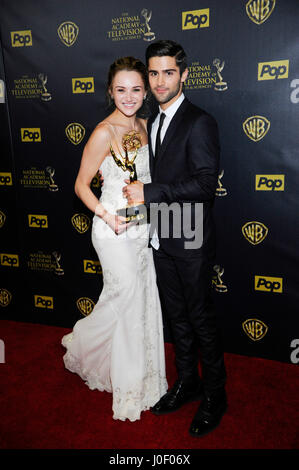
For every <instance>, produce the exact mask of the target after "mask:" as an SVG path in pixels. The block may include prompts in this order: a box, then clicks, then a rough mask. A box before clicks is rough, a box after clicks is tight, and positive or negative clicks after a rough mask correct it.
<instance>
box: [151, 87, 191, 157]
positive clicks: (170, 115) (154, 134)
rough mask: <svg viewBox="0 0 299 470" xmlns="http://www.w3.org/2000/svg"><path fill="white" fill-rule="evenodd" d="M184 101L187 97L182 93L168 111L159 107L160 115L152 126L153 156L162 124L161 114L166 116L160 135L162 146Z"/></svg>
mask: <svg viewBox="0 0 299 470" xmlns="http://www.w3.org/2000/svg"><path fill="white" fill-rule="evenodd" d="M184 99H185V95H184V93H182V94H181V95H180V96H179V97H178V99H177V100H176V101H175V102H174V103H172V105H171V106H169V107H168V108H167V109H165V110H163V109H161V107H160V106H159V113H158V115H157V117H156V119H155V120H154V122H153V124H152V130H151V142H152V149H153V154H155V147H156V137H157V132H158V127H159V122H160V114H161V113H164V114H165V116H166V117H165V119H164V122H163V126H162V129H161V133H160V140H161V144H162V142H163V139H164V136H165V134H166V131H167V129H168V126H169V124H170V122H171V120H172V118H173V116H174V115H175V113H176V112H177V110H178V109H179V107H180V105H181V104H182V102H183V101H184Z"/></svg>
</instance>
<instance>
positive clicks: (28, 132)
mask: <svg viewBox="0 0 299 470" xmlns="http://www.w3.org/2000/svg"><path fill="white" fill-rule="evenodd" d="M21 139H22V142H41V141H42V136H41V131H40V128H38V127H22V128H21Z"/></svg>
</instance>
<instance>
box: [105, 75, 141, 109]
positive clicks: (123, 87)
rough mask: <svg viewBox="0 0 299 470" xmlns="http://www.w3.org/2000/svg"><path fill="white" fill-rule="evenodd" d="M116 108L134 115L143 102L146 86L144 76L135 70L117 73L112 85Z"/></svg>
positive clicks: (111, 89)
mask: <svg viewBox="0 0 299 470" xmlns="http://www.w3.org/2000/svg"><path fill="white" fill-rule="evenodd" d="M110 96H111V97H112V98H113V99H114V103H115V106H116V108H117V109H118V110H119V111H120V112H121V113H123V114H124V115H125V116H127V117H130V116H134V114H136V112H137V111H138V109H139V108H141V106H142V104H143V98H144V96H145V87H144V82H143V79H142V76H141V75H140V73H138V72H136V71H135V70H132V71H128V70H121V71H119V72H117V73H116V75H115V77H114V79H113V81H112V85H111V87H110Z"/></svg>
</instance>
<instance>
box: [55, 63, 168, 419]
mask: <svg viewBox="0 0 299 470" xmlns="http://www.w3.org/2000/svg"><path fill="white" fill-rule="evenodd" d="M107 91H108V93H109V95H110V97H111V98H112V99H113V100H114V104H115V110H114V111H113V112H112V114H110V115H109V116H108V117H107V118H106V119H104V120H103V121H102V122H101V123H100V124H98V125H97V126H96V128H95V129H94V131H93V133H92V134H91V136H90V138H89V140H88V142H87V144H86V146H85V148H84V152H83V156H82V161H81V166H80V170H79V173H78V176H77V180H76V184H75V191H76V194H77V196H78V197H79V198H80V199H81V200H82V201H83V202H84V204H85V205H86V206H87V207H88V208H89V209H90V210H92V211H93V212H94V213H95V216H94V218H93V226H92V243H93V246H94V248H95V250H96V252H97V254H98V257H99V260H100V262H101V266H102V271H103V281H104V286H103V290H102V292H101V295H100V298H99V300H98V302H97V304H96V305H95V307H94V309H93V311H92V313H91V314H90V315H89V316H87V317H85V318H82V319H81V320H79V321H78V322H77V323H76V324H75V326H74V329H73V331H72V332H71V333H69V334H68V335H66V336H64V337H63V339H62V344H63V346H64V347H65V348H66V350H67V352H66V354H65V355H64V357H63V359H64V364H65V367H66V368H67V369H68V370H70V371H72V372H76V373H77V374H79V376H80V377H81V378H82V379H83V380H84V381H85V382H86V384H87V385H88V386H89V387H90V388H91V389H97V390H100V391H104V390H106V391H108V392H112V393H113V418H114V419H120V420H125V419H129V420H130V421H135V420H136V419H140V414H141V412H142V411H144V410H147V409H149V408H150V407H151V406H153V405H154V404H155V403H157V401H158V400H159V399H160V398H161V397H162V396H163V395H164V394H165V392H166V391H167V382H166V376H165V358H164V340H163V327H162V315H161V307H160V301H159V296H158V290H157V286H156V275H155V269H154V264H153V258H152V251H151V249H150V248H148V230H149V228H148V227H149V226H148V225H147V224H142V225H136V224H132V223H126V219H125V218H124V217H121V216H119V215H117V212H116V211H117V209H120V208H123V207H125V206H126V205H127V200H126V199H125V198H124V197H123V193H122V188H123V187H124V186H125V181H124V180H125V179H128V177H129V171H123V169H122V168H121V166H118V165H117V164H116V162H115V160H114V158H113V157H112V155H113V154H114V155H117V157H118V158H120V159H121V161H122V162H123V161H124V158H125V154H124V151H123V147H122V136H124V135H128V134H129V135H133V137H135V138H137V141H138V142H139V149H138V150H137V156H136V158H135V165H136V171H137V175H138V179H139V180H140V181H142V182H144V183H148V182H150V173H149V155H148V145H147V133H146V122H145V121H144V120H143V119H140V118H138V117H137V116H136V113H137V111H138V110H139V109H140V108H141V106H142V104H143V100H144V97H145V95H146V92H147V76H146V69H145V66H144V64H143V63H142V62H141V61H139V60H138V59H134V58H132V57H124V58H121V59H118V60H117V61H115V62H114V63H113V64H112V65H111V67H110V70H109V75H108V87H107ZM120 149H122V150H121V151H120ZM134 155H135V152H134ZM134 155H133V154H132V153H131V152H129V159H130V158H131V157H132V158H133V156H134ZM99 168H100V169H101V171H102V174H103V177H104V185H103V187H102V194H101V198H100V200H98V199H97V198H96V196H95V195H94V194H93V192H92V191H91V189H90V183H91V180H92V178H93V177H94V175H95V173H96V172H97V170H98V169H99Z"/></svg>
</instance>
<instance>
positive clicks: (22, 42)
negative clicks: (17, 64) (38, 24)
mask: <svg viewBox="0 0 299 470" xmlns="http://www.w3.org/2000/svg"><path fill="white" fill-rule="evenodd" d="M10 37H11V45H12V47H24V46H32V33H31V30H30V29H27V30H25V31H11V33H10Z"/></svg>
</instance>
